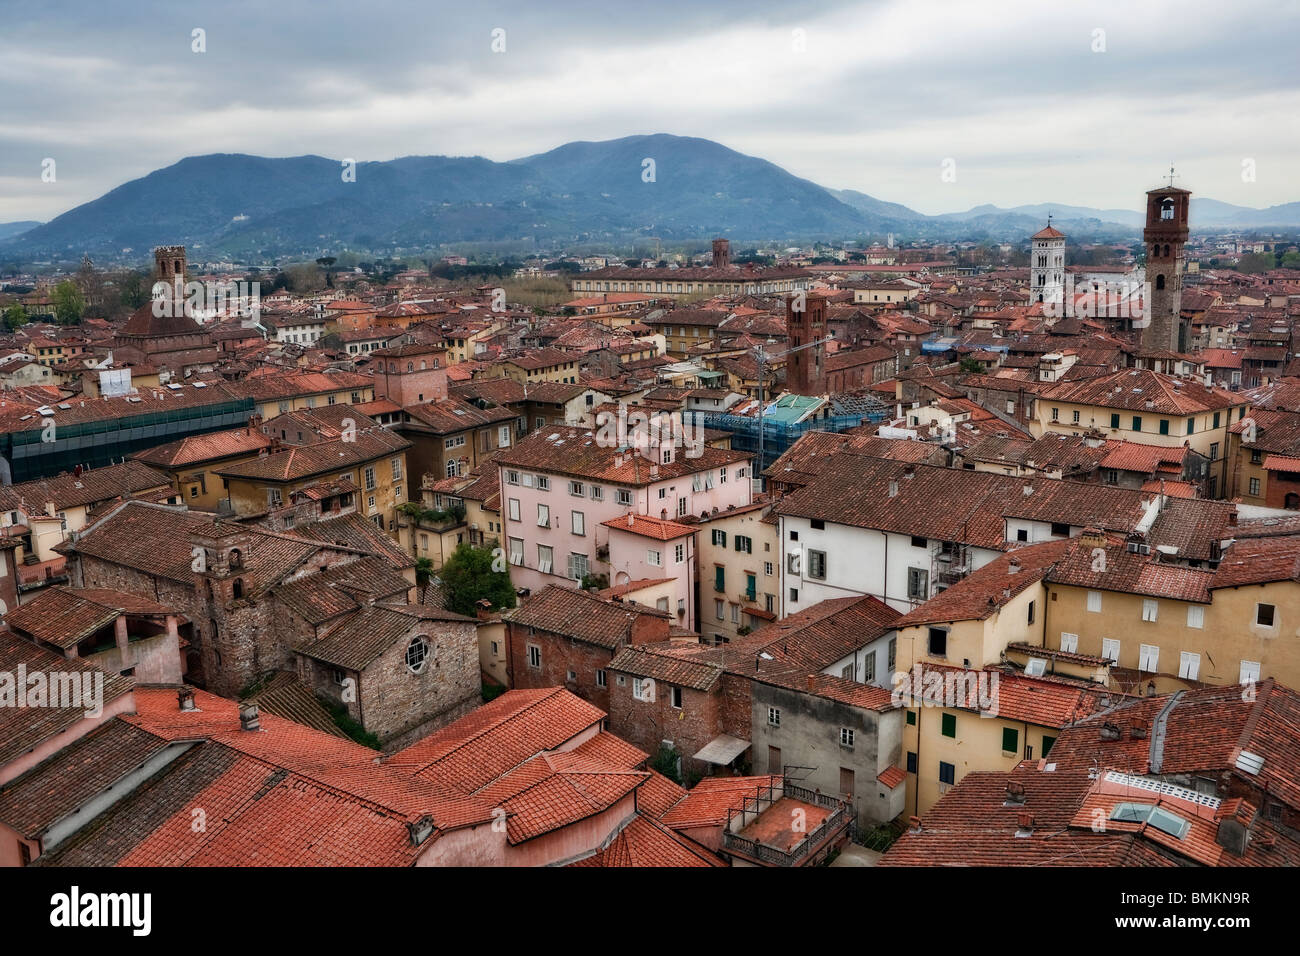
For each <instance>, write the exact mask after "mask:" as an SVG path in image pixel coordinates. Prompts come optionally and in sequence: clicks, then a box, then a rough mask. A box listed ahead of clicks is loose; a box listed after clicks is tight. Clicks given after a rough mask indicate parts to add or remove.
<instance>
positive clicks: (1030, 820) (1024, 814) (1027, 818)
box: [1016, 810, 1034, 832]
mask: <svg viewBox="0 0 1300 956" xmlns="http://www.w3.org/2000/svg"><path fill="white" fill-rule="evenodd" d="M1016 823H1017V824H1019V825H1020V829H1021V830H1023V831H1026V832H1029V831H1032V830H1033V829H1034V815H1033V814H1032V813H1030V812H1029V811H1028V810H1021V811H1020V812H1019V813H1017V814H1016Z"/></svg>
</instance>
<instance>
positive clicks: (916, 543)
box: [912, 535, 930, 548]
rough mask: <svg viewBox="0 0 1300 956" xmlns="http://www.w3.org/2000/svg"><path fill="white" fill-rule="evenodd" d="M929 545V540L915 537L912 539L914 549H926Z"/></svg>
mask: <svg viewBox="0 0 1300 956" xmlns="http://www.w3.org/2000/svg"><path fill="white" fill-rule="evenodd" d="M929 543H930V540H929V539H928V538H918V537H916V536H915V535H914V536H913V537H912V547H914V548H924V547H926V546H927V545H928V544H929Z"/></svg>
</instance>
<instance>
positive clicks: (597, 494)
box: [589, 485, 605, 501]
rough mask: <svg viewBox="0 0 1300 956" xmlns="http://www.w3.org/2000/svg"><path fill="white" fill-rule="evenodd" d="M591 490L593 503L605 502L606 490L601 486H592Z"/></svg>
mask: <svg viewBox="0 0 1300 956" xmlns="http://www.w3.org/2000/svg"><path fill="white" fill-rule="evenodd" d="M589 488H590V489H591V500H592V501H604V500H605V489H604V488H602V487H600V485H590V486H589Z"/></svg>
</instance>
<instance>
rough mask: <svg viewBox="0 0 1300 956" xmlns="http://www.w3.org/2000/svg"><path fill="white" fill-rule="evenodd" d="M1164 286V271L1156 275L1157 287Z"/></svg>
mask: <svg viewBox="0 0 1300 956" xmlns="http://www.w3.org/2000/svg"><path fill="white" fill-rule="evenodd" d="M1164 287H1165V274H1164V273H1163V272H1162V273H1160V275H1158V276H1156V288H1157V289H1163V288H1164Z"/></svg>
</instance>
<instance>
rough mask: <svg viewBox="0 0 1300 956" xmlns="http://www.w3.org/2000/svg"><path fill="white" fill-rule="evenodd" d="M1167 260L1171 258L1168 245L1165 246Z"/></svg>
mask: <svg viewBox="0 0 1300 956" xmlns="http://www.w3.org/2000/svg"><path fill="white" fill-rule="evenodd" d="M1165 258H1166V259H1168V258H1169V246H1168V245H1166V246H1165Z"/></svg>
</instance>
